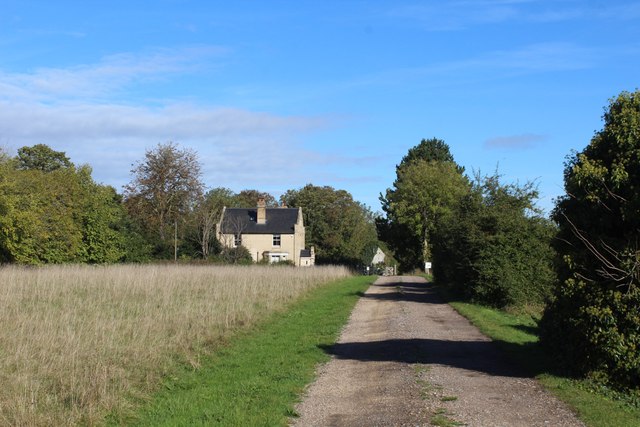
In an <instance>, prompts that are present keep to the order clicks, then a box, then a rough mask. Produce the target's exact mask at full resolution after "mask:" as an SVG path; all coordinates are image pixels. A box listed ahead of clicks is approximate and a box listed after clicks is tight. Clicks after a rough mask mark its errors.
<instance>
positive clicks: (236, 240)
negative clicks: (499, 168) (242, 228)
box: [233, 233, 242, 247]
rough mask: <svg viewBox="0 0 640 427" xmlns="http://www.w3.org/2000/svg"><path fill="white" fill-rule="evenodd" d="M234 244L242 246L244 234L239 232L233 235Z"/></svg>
mask: <svg viewBox="0 0 640 427" xmlns="http://www.w3.org/2000/svg"><path fill="white" fill-rule="evenodd" d="M233 246H235V247H238V246H242V234H240V233H238V234H235V235H234V236H233Z"/></svg>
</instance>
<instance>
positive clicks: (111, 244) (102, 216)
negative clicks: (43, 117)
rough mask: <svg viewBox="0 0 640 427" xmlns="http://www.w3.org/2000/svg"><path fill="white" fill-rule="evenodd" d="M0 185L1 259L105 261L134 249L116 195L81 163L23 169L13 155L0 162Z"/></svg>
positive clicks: (121, 257)
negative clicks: (93, 177) (96, 179)
mask: <svg viewBox="0 0 640 427" xmlns="http://www.w3.org/2000/svg"><path fill="white" fill-rule="evenodd" d="M40 151H41V152H54V151H53V150H51V149H50V148H48V147H46V148H42V147H41V150H40ZM0 187H2V191H0V257H1V258H2V260H3V261H7V262H16V263H21V264H42V263H64V262H89V263H109V262H117V261H120V260H123V259H125V258H126V256H127V254H129V253H130V252H131V250H133V249H134V248H136V246H135V245H133V241H132V240H131V239H129V237H130V236H133V234H132V233H130V232H129V231H128V229H127V227H125V226H124V224H125V223H126V214H125V211H124V209H123V207H122V205H121V203H120V198H119V196H118V195H117V194H116V192H115V190H114V189H113V188H111V187H106V186H103V185H99V184H96V183H95V182H94V181H93V179H92V178H91V168H89V167H88V166H86V165H84V166H80V167H76V166H74V165H73V164H72V163H71V162H68V164H67V165H66V166H65V167H58V168H38V167H34V168H24V164H23V163H21V162H20V158H19V157H16V158H14V159H12V160H5V161H4V162H2V163H1V164H0Z"/></svg>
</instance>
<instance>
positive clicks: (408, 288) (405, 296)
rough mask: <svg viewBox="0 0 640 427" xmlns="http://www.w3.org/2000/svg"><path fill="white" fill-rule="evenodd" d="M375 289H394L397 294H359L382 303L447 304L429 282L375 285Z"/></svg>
mask: <svg viewBox="0 0 640 427" xmlns="http://www.w3.org/2000/svg"><path fill="white" fill-rule="evenodd" d="M373 287H374V288H375V287H378V288H386V289H392V288H393V289H394V290H395V292H386V293H383V294H376V293H364V292H360V293H358V295H359V296H361V297H363V298H368V299H375V300H381V301H411V302H424V303H429V304H445V301H444V300H443V299H442V298H441V297H440V296H439V295H438V293H437V292H436V291H435V290H434V289H433V285H432V284H431V283H427V282H392V283H381V284H374V285H373Z"/></svg>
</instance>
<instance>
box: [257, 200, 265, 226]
mask: <svg viewBox="0 0 640 427" xmlns="http://www.w3.org/2000/svg"><path fill="white" fill-rule="evenodd" d="M256 223H257V224H266V223H267V204H266V202H265V201H264V197H259V198H258V216H257V217H256Z"/></svg>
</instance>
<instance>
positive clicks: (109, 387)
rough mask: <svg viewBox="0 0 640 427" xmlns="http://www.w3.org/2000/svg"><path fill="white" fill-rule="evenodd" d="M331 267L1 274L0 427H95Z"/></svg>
mask: <svg viewBox="0 0 640 427" xmlns="http://www.w3.org/2000/svg"><path fill="white" fill-rule="evenodd" d="M348 275H349V273H348V271H347V270H346V269H343V268H338V267H326V268H313V269H296V268H289V267H257V266H252V267H220V266H215V267H209V266H134V265H127V266H109V267H91V266H50V267H43V268H20V267H4V268H1V269H0V325H2V327H1V328H0V383H1V384H2V387H1V388H0V424H2V425H5V424H10V425H62V424H65V425H68V424H95V423H98V422H100V421H101V420H102V419H103V417H104V415H105V414H107V413H110V412H126V411H127V410H128V409H129V408H130V407H131V406H132V405H133V404H134V403H135V402H141V401H142V400H144V399H145V398H146V397H148V396H149V394H150V393H152V392H153V391H154V390H156V389H157V387H158V385H159V384H160V381H161V379H163V378H165V377H167V376H168V375H170V374H171V373H172V372H174V371H175V370H176V368H178V367H181V366H184V365H185V364H186V365H188V366H192V367H194V368H197V367H198V366H199V363H200V362H199V361H200V358H201V357H202V356H203V355H205V354H207V353H210V352H211V351H212V350H213V349H215V348H216V345H217V344H220V343H222V342H223V341H224V340H225V338H226V337H228V336H229V335H230V334H231V333H232V332H233V331H235V330H237V329H238V328H243V327H247V326H251V325H254V324H256V323H257V322H259V321H260V320H261V319H263V318H265V317H266V316H267V315H268V314H269V313H272V312H274V311H278V310H280V309H282V308H283V307H285V306H286V305H287V304H289V303H290V302H292V301H294V300H295V299H296V298H298V297H300V296H302V295H303V294H305V293H306V292H308V291H310V290H311V289H314V288H317V287H318V286H320V285H321V284H323V283H327V282H329V281H333V280H336V279H339V278H342V277H346V276H348Z"/></svg>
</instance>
